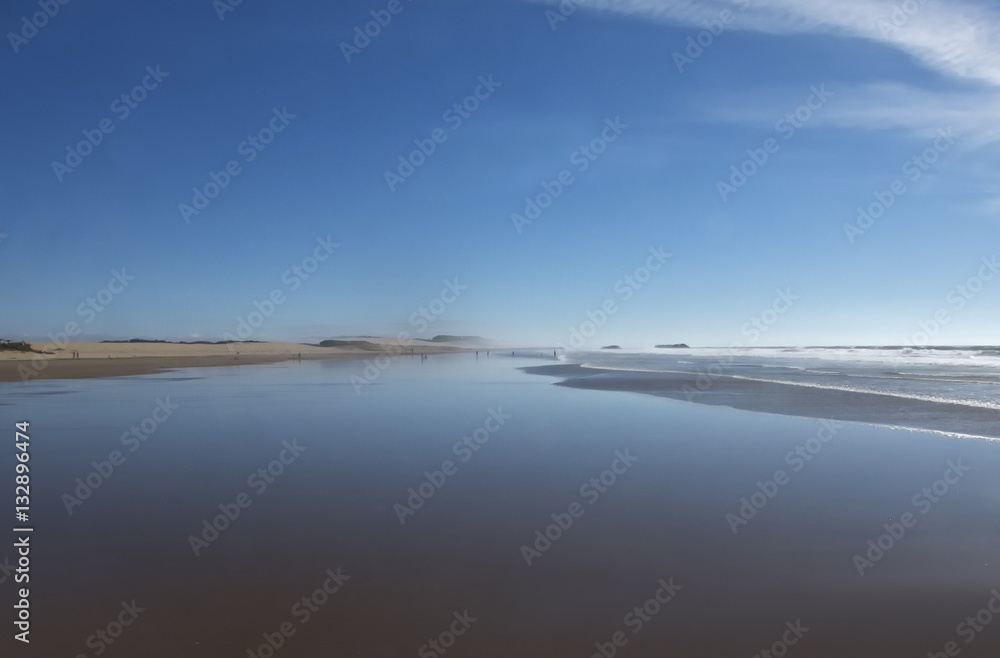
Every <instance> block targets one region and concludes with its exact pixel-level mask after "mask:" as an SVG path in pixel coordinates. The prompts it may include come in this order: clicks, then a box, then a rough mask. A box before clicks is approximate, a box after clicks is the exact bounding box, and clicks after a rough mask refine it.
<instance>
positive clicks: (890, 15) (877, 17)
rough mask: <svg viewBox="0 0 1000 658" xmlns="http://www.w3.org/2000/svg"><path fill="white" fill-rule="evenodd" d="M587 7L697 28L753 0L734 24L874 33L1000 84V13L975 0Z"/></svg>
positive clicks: (602, 0) (676, 1) (622, 1)
mask: <svg viewBox="0 0 1000 658" xmlns="http://www.w3.org/2000/svg"><path fill="white" fill-rule="evenodd" d="M529 1H532V2H538V3H543V4H558V3H557V2H556V0H529ZM904 4H905V5H906V9H909V10H910V11H909V13H907V11H906V10H905V9H904V8H903V5H904ZM581 6H582V7H583V8H587V9H591V10H597V11H612V12H618V13H622V14H627V15H631V16H636V17H639V18H644V19H649V20H654V21H660V22H664V23H670V24H675V25H689V26H692V27H701V26H702V25H703V23H704V22H706V21H710V20H713V19H716V18H718V16H719V13H720V12H721V11H723V10H725V9H734V7H735V8H740V7H744V6H745V7H746V9H745V10H743V11H739V12H738V13H739V17H738V20H737V21H735V22H734V23H733V24H732V25H731V26H730V29H734V30H749V31H757V32H764V33H770V34H801V33H810V32H815V33H833V34H840V35H843V36H847V37H858V38H864V39H869V40H871V41H876V42H879V43H883V44H885V45H887V46H890V47H893V48H896V49H898V50H901V51H903V52H906V53H908V54H910V55H912V56H913V57H914V58H916V59H917V60H918V61H919V62H921V63H922V64H923V65H925V66H927V67H928V68H931V69H934V70H937V71H939V72H941V73H944V74H946V75H949V76H952V77H956V78H962V79H967V80H975V81H979V82H984V83H987V84H989V85H992V86H1000V46H998V44H1000V12H998V11H997V10H995V9H992V8H990V7H988V6H987V5H982V4H974V3H971V2H968V1H961V0H958V1H956V0H947V1H945V0H910V1H909V2H905V3H904V2H902V1H901V0H893V1H889V0H836V1H831V0H746V1H745V2H744V1H743V0H739V1H733V0H697V1H695V0H586V1H585V2H583V4H582V5H581Z"/></svg>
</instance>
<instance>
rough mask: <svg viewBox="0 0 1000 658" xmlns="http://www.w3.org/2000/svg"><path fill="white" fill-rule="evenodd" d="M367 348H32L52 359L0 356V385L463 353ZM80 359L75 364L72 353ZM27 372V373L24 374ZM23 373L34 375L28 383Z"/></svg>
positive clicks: (435, 347)
mask: <svg viewBox="0 0 1000 658" xmlns="http://www.w3.org/2000/svg"><path fill="white" fill-rule="evenodd" d="M363 340H364V341H366V342H368V343H370V344H371V345H370V346H352V347H317V346H314V345H301V344H298V343H238V344H237V343H233V344H230V345H183V344H177V343H82V342H81V343H64V344H62V345H61V346H60V347H58V348H55V347H52V345H51V343H50V344H48V345H46V344H43V343H34V344H33V345H32V347H34V348H35V349H38V350H43V351H46V352H51V354H38V353H36V352H15V351H0V382H16V381H22V380H23V379H24V380H27V381H30V380H32V379H85V378H89V377H118V376H122V375H146V374H150V373H155V372H164V371H166V370H172V369H175V368H205V367H212V366H237V365H252V364H256V363H275V362H278V361H288V360H291V359H295V358H298V357H299V355H301V358H303V359H336V358H364V357H368V356H373V355H376V354H383V353H388V354H398V353H402V354H404V355H405V354H409V353H410V350H411V349H412V350H413V352H412V353H413V354H439V353H442V352H461V351H468V350H467V349H464V348H461V347H456V346H454V345H448V344H445V343H434V342H431V341H422V340H414V341H410V342H409V343H407V344H406V346H405V347H403V346H400V345H399V344H398V343H397V342H396V341H395V339H389V338H366V339H363ZM74 352H76V353H77V354H79V356H78V357H76V358H74V356H73V353H74ZM22 368H23V369H26V370H22ZM25 372H29V373H33V374H31V375H30V376H28V377H25V376H23V375H24V373H25Z"/></svg>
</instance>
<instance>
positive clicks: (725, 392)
mask: <svg viewBox="0 0 1000 658" xmlns="http://www.w3.org/2000/svg"><path fill="white" fill-rule="evenodd" d="M521 370H522V371H523V372H525V373H527V374H532V375H544V376H549V377H557V378H559V381H556V382H553V385H555V386H563V387H566V388H576V389H584V390H596V391H611V392H619V393H639V394H643V395H652V396H654V397H661V398H668V399H671V400H677V401H680V402H688V403H689V404H698V405H708V406H722V407H729V408H731V409H737V410H740V411H750V412H759V413H768V414H777V415H781V416H790V417H797V418H812V419H816V420H831V421H839V422H849V423H863V424H869V425H877V426H881V427H890V428H897V429H904V430H913V431H921V432H934V433H937V434H942V435H948V436H954V437H964V438H975V439H980V440H989V441H1000V421H998V420H997V412H996V410H995V409H989V408H985V407H975V406H967V405H961V404H954V403H948V402H933V401H928V400H919V399H912V398H910V399H901V398H899V397H897V396H893V395H889V394H878V393H871V392H861V391H844V390H836V389H820V388H810V387H802V386H795V385H791V384H787V383H778V382H773V383H772V382H747V381H744V380H739V379H737V378H734V377H732V376H730V375H720V376H717V377H716V378H715V380H714V381H713V382H712V386H711V388H710V389H708V390H705V391H698V390H697V389H696V388H695V387H696V386H697V381H696V378H695V376H694V375H685V374H678V373H664V372H657V373H650V372H636V371H614V370H601V369H596V368H588V367H586V366H584V365H582V364H559V365H551V366H532V367H527V368H521ZM692 391H693V392H695V393H696V394H692Z"/></svg>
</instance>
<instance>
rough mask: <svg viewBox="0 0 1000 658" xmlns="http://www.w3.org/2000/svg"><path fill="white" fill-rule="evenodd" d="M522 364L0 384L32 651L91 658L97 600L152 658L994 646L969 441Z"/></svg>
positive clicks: (999, 575)
mask: <svg viewBox="0 0 1000 658" xmlns="http://www.w3.org/2000/svg"><path fill="white" fill-rule="evenodd" d="M537 364H538V359H525V358H512V357H510V356H509V354H505V355H503V356H498V355H496V354H494V355H493V356H491V357H486V356H485V355H484V354H480V356H479V357H478V358H477V357H476V355H475V354H469V353H462V354H443V355H435V356H431V357H430V358H428V359H427V360H422V359H416V358H404V359H398V360H396V361H394V362H393V363H392V365H391V366H389V367H388V368H386V369H385V370H384V371H382V372H381V374H380V376H379V377H378V378H377V379H375V380H373V381H372V382H371V385H370V386H366V387H364V388H362V389H360V391H357V390H355V389H354V388H353V387H352V385H351V378H352V376H353V375H358V374H360V373H361V372H362V371H363V368H364V365H363V361H361V360H355V361H352V360H346V359H319V360H306V359H305V358H303V360H302V361H301V362H299V361H294V360H288V361H283V362H275V363H263V364H256V365H247V366H240V367H239V368H217V367H212V368H186V369H183V370H176V371H173V372H161V373H159V374H152V375H143V376H133V377H118V378H109V379H77V380H46V381H40V382H37V383H35V384H33V385H32V386H29V387H25V386H22V385H20V384H18V383H6V384H0V393H2V394H3V397H4V400H5V402H7V403H8V404H13V405H14V406H13V408H12V407H4V408H3V409H6V411H4V412H2V413H3V415H4V418H5V422H7V421H10V422H13V421H14V420H15V415H14V414H16V420H30V421H31V434H32V442H33V446H34V447H33V450H34V454H33V455H32V460H33V461H32V463H33V464H35V465H36V466H35V470H34V471H33V472H34V474H35V479H34V481H33V484H34V485H35V486H34V487H33V492H35V499H34V500H33V503H34V505H33V513H34V514H35V515H36V516H37V519H36V521H37V528H36V531H35V533H34V536H33V537H32V541H33V542H35V543H34V552H33V554H32V555H33V557H34V558H37V565H38V566H37V568H36V569H35V571H34V572H33V573H32V582H33V583H34V588H33V589H32V597H33V600H34V608H33V610H34V611H35V615H36V622H37V628H38V629H39V631H37V636H36V638H37V647H36V648H37V649H38V650H40V651H42V652H43V653H42V654H39V655H77V654H80V653H83V654H84V655H93V647H94V646H95V643H98V642H100V639H99V636H95V631H96V630H97V629H104V628H106V627H107V626H108V624H109V622H112V621H113V620H115V619H116V616H117V615H119V614H121V611H122V609H123V608H122V606H123V604H127V605H130V606H131V605H133V604H134V606H137V607H138V608H141V609H142V611H141V612H139V613H138V617H137V619H136V620H135V622H134V623H133V624H131V625H130V626H129V627H128V628H127V629H125V631H124V633H123V634H122V635H121V637H120V638H117V639H115V642H114V645H113V646H108V647H106V648H107V649H108V651H112V650H113V651H115V652H116V653H120V654H121V655H146V656H150V657H152V658H159V657H162V658H168V657H173V656H177V655H185V656H192V657H194V658H216V657H219V656H267V655H272V654H273V655H276V656H280V655H288V656H304V657H307V658H311V657H313V656H326V655H330V653H331V651H333V652H334V653H336V654H338V655H378V656H398V655H421V651H422V652H423V655H435V653H436V652H435V651H434V649H433V648H432V647H433V646H439V647H443V646H444V645H443V644H442V641H443V642H444V643H445V644H448V645H449V646H450V648H449V649H448V655H455V656H461V655H466V656H477V657H479V656H486V657H491V656H497V657H499V656H507V655H518V656H531V657H534V656H538V657H539V658H542V657H545V658H563V657H566V658H570V657H574V656H583V657H589V656H595V655H596V656H603V655H604V654H607V653H611V652H612V650H614V654H615V655H616V656H623V657H625V658H628V657H635V656H661V655H703V656H740V655H744V656H747V657H748V658H749V657H750V656H754V655H758V654H761V652H762V651H764V650H767V651H770V652H772V655H777V654H778V653H779V652H785V653H787V654H788V655H789V656H795V655H798V656H810V657H816V658H839V657H842V656H845V655H850V656H857V657H861V658H876V657H878V658H895V657H897V656H898V657H899V658H903V657H904V656H914V655H916V656H921V655H927V654H928V653H931V652H934V651H942V650H943V649H944V647H945V646H946V645H947V643H948V642H958V643H961V648H962V649H963V651H962V655H965V656H976V657H978V656H984V657H985V656H990V655H995V652H996V650H997V649H998V648H1000V634H998V630H1000V629H998V628H993V627H989V626H985V627H983V630H982V631H981V632H980V631H977V632H975V634H974V637H973V640H974V641H973V642H971V643H969V644H968V645H967V644H966V643H965V639H966V638H967V637H968V635H967V634H963V635H958V634H957V632H956V626H957V625H959V624H960V623H962V621H963V620H964V619H965V618H966V617H968V616H969V615H970V614H971V615H973V616H974V615H976V614H977V612H978V611H979V610H980V609H984V608H985V606H987V605H988V604H989V603H990V601H991V600H992V596H993V595H992V593H991V590H993V589H994V588H996V587H997V586H998V585H1000V563H998V562H997V560H996V559H995V556H996V550H997V531H996V524H995V523H994V522H993V521H991V519H993V518H995V513H996V509H997V505H998V504H1000V493H998V492H1000V477H998V475H997V473H1000V454H998V452H997V450H996V445H997V444H996V443H995V442H992V441H985V440H973V439H963V438H958V437H950V436H946V435H944V434H941V433H936V432H917V433H915V432H909V431H903V430H894V429H890V428H887V427H877V426H872V425H869V424H865V423H849V422H843V423H837V422H831V421H829V420H822V419H816V418H804V417H798V418H793V417H788V416H786V415H776V414H771V413H755V412H749V411H744V410H738V409H732V408H726V407H722V406H717V405H706V404H688V403H687V402H684V401H678V400H671V399H665V398H660V397H654V396H649V395H636V394H635V393H633V392H622V391H617V392H616V391H603V390H582V389H576V388H570V387H565V386H555V385H553V384H556V383H558V382H559V381H561V378H560V377H554V376H551V375H544V376H540V375H538V374H526V373H525V372H523V371H521V370H520V369H521V368H527V367H532V366H535V365H537ZM116 452H117V453H118V454H117V455H115V454H114V453H116ZM954 467H957V469H958V470H955V468H954ZM779 471H781V474H779ZM946 480H947V482H946ZM938 483H941V484H938ZM949 483H950V484H949ZM935 487H937V488H935ZM942 487H944V488H943V489H942ZM36 488H37V491H36ZM925 491H926V492H927V494H928V495H925V493H924V492H925ZM928 496H929V497H928ZM905 515H909V516H905ZM911 517H912V518H911ZM904 519H906V520H907V523H908V525H907V526H903V525H902V523H903V521H904ZM910 521H912V523H910ZM67 537H70V538H72V541H71V542H68V541H66V540H65V538H67ZM869 542H871V543H869ZM872 544H874V545H875V548H874V549H873V548H872ZM880 547H881V548H880ZM10 555H11V549H6V550H0V560H2V559H3V557H4V556H10ZM2 586H3V585H0V587H2ZM282 628H284V629H285V631H286V632H282V630H281V629H282ZM458 631H461V632H460V633H459V632H458ZM449 634H450V635H449ZM786 640H787V642H786ZM88 641H90V642H91V644H90V645H88V644H87V643H88ZM432 643H434V644H432ZM276 645H280V648H278V649H276V648H275V646H276ZM88 647H89V649H88ZM775 647H777V648H775ZM602 652H603V653H602Z"/></svg>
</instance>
